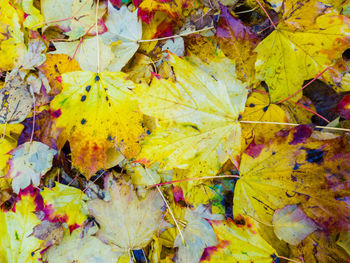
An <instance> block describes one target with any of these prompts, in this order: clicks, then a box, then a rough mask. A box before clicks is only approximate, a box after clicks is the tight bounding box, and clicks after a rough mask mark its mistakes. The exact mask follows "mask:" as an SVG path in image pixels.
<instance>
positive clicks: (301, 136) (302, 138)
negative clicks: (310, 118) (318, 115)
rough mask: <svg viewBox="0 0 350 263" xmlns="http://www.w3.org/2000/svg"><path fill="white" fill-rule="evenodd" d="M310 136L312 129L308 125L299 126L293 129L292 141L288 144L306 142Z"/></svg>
mask: <svg viewBox="0 0 350 263" xmlns="http://www.w3.org/2000/svg"><path fill="white" fill-rule="evenodd" d="M311 134H312V128H311V127H310V126H309V125H299V126H297V127H296V128H295V132H294V133H293V140H292V141H291V142H290V143H289V144H291V145H295V144H298V143H304V142H306V139H308V138H309V137H310V136H311Z"/></svg>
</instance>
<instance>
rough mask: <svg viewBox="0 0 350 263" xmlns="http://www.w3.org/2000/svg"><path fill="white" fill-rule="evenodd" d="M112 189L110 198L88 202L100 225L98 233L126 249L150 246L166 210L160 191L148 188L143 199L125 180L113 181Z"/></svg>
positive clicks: (114, 244)
mask: <svg viewBox="0 0 350 263" xmlns="http://www.w3.org/2000/svg"><path fill="white" fill-rule="evenodd" d="M109 193H110V197H111V200H110V201H108V202H106V201H103V200H97V199H95V200H92V201H89V202H88V207H89V211H90V214H91V215H93V216H94V217H95V219H96V220H97V222H98V224H99V226H100V230H99V231H98V232H97V237H99V238H100V239H101V240H102V241H104V242H105V243H107V244H110V245H112V246H113V249H114V250H115V251H119V252H124V253H127V252H128V251H130V250H136V249H142V248H143V247H145V246H147V244H148V243H149V242H150V241H151V239H152V236H153V234H154V233H155V231H156V230H157V229H158V227H159V223H160V220H161V217H162V214H163V206H164V202H163V200H162V197H161V196H160V194H159V193H158V192H157V191H156V190H149V191H148V192H147V194H146V197H145V198H144V199H141V200H140V199H139V198H138V197H137V196H136V192H135V190H134V188H133V186H132V185H131V184H130V183H126V182H124V181H123V180H120V181H118V182H112V185H111V186H110V187H109Z"/></svg>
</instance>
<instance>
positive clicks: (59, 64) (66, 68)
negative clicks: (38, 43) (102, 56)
mask: <svg viewBox="0 0 350 263" xmlns="http://www.w3.org/2000/svg"><path fill="white" fill-rule="evenodd" d="M38 68H39V70H40V71H42V72H43V73H44V74H45V76H46V78H47V79H48V80H49V83H50V87H51V92H50V94H53V95H57V94H58V93H60V92H61V90H62V77H61V76H62V74H63V73H67V72H72V71H80V70H81V68H80V66H79V64H78V62H77V61H76V60H75V59H72V58H70V57H69V56H68V55H65V54H46V61H45V62H44V63H43V64H41V65H40V66H39V67H38Z"/></svg>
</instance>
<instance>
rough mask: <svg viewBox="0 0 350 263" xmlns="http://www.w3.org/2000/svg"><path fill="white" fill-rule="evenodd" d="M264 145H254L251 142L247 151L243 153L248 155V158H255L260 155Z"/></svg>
mask: <svg viewBox="0 0 350 263" xmlns="http://www.w3.org/2000/svg"><path fill="white" fill-rule="evenodd" d="M264 146H265V145H264V144H263V143H261V144H255V142H254V141H252V142H251V143H250V144H249V146H248V147H247V149H246V150H245V153H246V154H248V155H249V156H251V157H253V158H256V157H258V156H259V155H260V153H261V150H262V149H264Z"/></svg>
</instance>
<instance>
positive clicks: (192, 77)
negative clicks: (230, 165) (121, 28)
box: [136, 55, 247, 177]
mask: <svg viewBox="0 0 350 263" xmlns="http://www.w3.org/2000/svg"><path fill="white" fill-rule="evenodd" d="M193 59H194V58H193ZM169 60H170V64H171V66H172V67H173V69H174V71H175V75H176V82H171V81H168V80H164V79H161V80H158V79H156V78H154V79H153V81H152V83H151V86H150V87H149V88H140V89H138V90H136V94H137V96H138V99H139V101H140V107H141V110H142V111H143V112H144V113H145V114H147V115H150V116H153V117H155V118H157V119H161V120H163V121H164V122H162V124H161V125H160V127H158V128H156V130H155V131H153V132H152V134H151V136H148V137H146V139H145V142H144V144H143V148H142V152H141V153H140V155H139V157H138V158H139V159H142V158H146V159H148V160H151V161H152V162H154V161H158V162H160V163H161V169H164V170H169V169H172V168H175V167H176V168H181V169H188V170H187V172H188V173H187V176H188V177H195V176H204V175H210V174H211V175H215V174H216V173H217V171H218V169H220V167H221V165H222V164H223V163H224V162H226V161H227V160H228V159H229V157H230V156H232V157H231V158H236V156H237V155H239V153H240V141H239V139H238V138H240V133H241V128H240V124H239V123H238V122H237V119H238V116H239V114H240V113H241V112H242V111H243V109H244V108H243V107H244V103H245V100H246V96H247V90H246V88H245V85H244V84H243V83H241V82H240V81H239V80H237V79H236V76H235V74H234V72H235V71H234V63H233V62H232V61H230V60H228V59H222V60H219V61H216V62H214V61H213V62H212V63H211V64H210V65H207V64H204V63H201V64H197V65H198V66H193V65H191V63H190V62H186V61H185V60H183V59H180V58H178V57H176V56H175V55H169ZM193 61H195V62H197V63H198V61H200V60H198V59H197V60H195V59H194V60H193ZM165 121H166V122H167V123H166V122H165Z"/></svg>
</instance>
